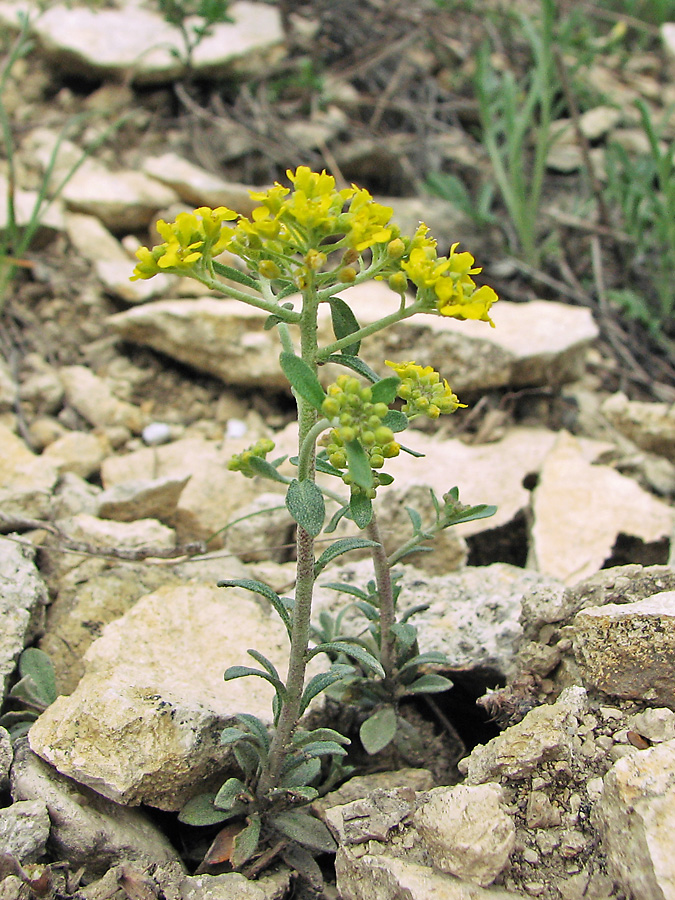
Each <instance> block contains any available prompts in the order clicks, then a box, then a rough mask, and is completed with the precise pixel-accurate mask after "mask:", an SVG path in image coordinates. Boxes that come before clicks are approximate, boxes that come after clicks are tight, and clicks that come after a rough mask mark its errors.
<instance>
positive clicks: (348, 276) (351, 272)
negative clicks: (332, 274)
mask: <svg viewBox="0 0 675 900" xmlns="http://www.w3.org/2000/svg"><path fill="white" fill-rule="evenodd" d="M338 278H339V279H340V281H342V282H343V283H344V284H351V283H352V281H355V280H356V269H354V268H352V266H344V268H342V269H340V271H339V272H338Z"/></svg>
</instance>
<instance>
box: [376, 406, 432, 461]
mask: <svg viewBox="0 0 675 900" xmlns="http://www.w3.org/2000/svg"><path fill="white" fill-rule="evenodd" d="M385 418H386V416H385ZM389 427H390V428H391V426H389ZM391 430H392V431H393V430H394V429H393V428H392V429H391ZM399 447H400V448H401V450H403V452H404V453H407V454H408V455H409V456H414V457H415V459H422V457H423V456H424V453H418V452H417V450H411V449H410V447H404V445H403V444H399Z"/></svg>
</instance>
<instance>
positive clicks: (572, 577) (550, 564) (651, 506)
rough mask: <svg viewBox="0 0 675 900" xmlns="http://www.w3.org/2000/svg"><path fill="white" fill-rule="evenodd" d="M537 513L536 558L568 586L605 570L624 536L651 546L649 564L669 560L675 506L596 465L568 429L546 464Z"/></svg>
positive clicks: (535, 500) (538, 490) (537, 491)
mask: <svg viewBox="0 0 675 900" xmlns="http://www.w3.org/2000/svg"><path fill="white" fill-rule="evenodd" d="M533 512H534V524H533V526H532V530H531V540H532V544H531V554H532V561H533V562H534V563H536V567H537V568H538V569H539V570H540V571H541V572H547V573H548V574H550V575H553V576H555V577H556V578H559V579H560V580H561V581H564V582H566V583H567V584H570V583H574V582H576V581H579V580H580V579H582V578H584V577H588V576H589V575H592V574H594V573H595V572H597V571H598V569H601V568H602V566H603V563H605V562H606V561H608V560H609V559H610V558H611V557H612V553H613V551H614V550H615V548H616V546H617V542H619V540H620V538H621V536H625V537H626V538H627V539H628V540H629V541H630V540H631V539H632V540H633V541H635V539H637V540H639V541H642V542H643V543H644V544H645V545H646V546H645V549H644V556H645V558H644V561H645V562H657V561H658V562H662V561H663V562H664V561H665V559H667V555H668V546H669V542H670V534H671V530H672V522H673V519H672V511H671V509H670V507H669V506H667V505H666V504H665V503H663V502H662V501H660V500H657V499H656V498H655V497H653V496H652V495H651V494H649V493H647V492H646V491H644V490H643V489H642V488H641V487H640V486H639V485H638V484H637V483H636V482H635V481H633V480H632V479H630V478H627V477H626V476H624V475H621V474H620V473H619V472H617V471H615V470H614V469H612V468H610V467H609V466H601V465H591V464H590V463H589V462H588V460H587V459H585V458H584V455H583V453H582V451H581V448H580V445H579V441H578V440H577V439H576V438H574V437H573V436H572V435H570V434H568V433H567V432H561V433H560V434H559V435H558V437H557V439H556V442H555V446H554V447H553V449H552V450H551V452H550V453H549V455H548V456H547V458H546V461H545V462H544V464H543V466H542V469H541V474H540V478H539V483H538V485H537V487H536V488H535V490H534V497H533ZM580 522H583V527H581V526H580ZM635 553H636V554H637V551H635ZM659 556H660V557H661V558H660V559H659V558H658V557H659ZM654 557H656V558H654ZM635 561H636V562H637V561H642V560H640V559H636V560H635Z"/></svg>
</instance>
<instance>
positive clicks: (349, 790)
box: [312, 769, 434, 813]
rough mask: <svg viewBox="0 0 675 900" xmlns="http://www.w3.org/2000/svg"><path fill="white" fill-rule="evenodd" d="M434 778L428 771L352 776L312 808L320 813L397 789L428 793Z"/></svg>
mask: <svg viewBox="0 0 675 900" xmlns="http://www.w3.org/2000/svg"><path fill="white" fill-rule="evenodd" d="M433 786H434V778H433V775H432V774H431V772H430V771H429V770H428V769H396V770H394V771H389V772H371V773H370V774H369V775H354V777H353V778H350V779H349V780H348V781H345V783H344V784H341V785H340V787H339V788H337V789H336V790H334V791H330V792H329V793H328V794H325V795H324V796H323V797H320V798H318V799H317V800H315V801H314V803H313V804H312V808H313V809H315V810H318V811H319V812H320V813H324V812H326V810H328V809H331V808H332V807H334V806H345V805H346V804H348V803H351V802H352V801H353V800H362V799H363V798H364V797H367V796H368V795H369V794H374V793H375V791H387V792H389V793H391V792H392V791H395V790H397V789H399V788H402V789H403V790H405V791H408V792H410V791H430V790H431V789H432V788H433Z"/></svg>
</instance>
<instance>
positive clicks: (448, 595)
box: [315, 560, 546, 675]
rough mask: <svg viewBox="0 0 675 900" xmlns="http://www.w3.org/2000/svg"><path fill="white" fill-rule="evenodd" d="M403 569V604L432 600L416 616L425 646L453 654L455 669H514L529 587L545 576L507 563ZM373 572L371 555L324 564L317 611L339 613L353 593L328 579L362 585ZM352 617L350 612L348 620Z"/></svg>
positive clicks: (504, 673)
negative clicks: (449, 569) (433, 571)
mask: <svg viewBox="0 0 675 900" xmlns="http://www.w3.org/2000/svg"><path fill="white" fill-rule="evenodd" d="M401 571H402V578H401V581H400V584H401V594H400V598H399V601H398V602H399V607H400V609H402V610H403V609H406V608H407V607H409V606H416V605H417V604H422V603H428V604H429V608H428V609H427V610H425V611H423V612H420V613H418V614H417V615H416V616H415V617H414V618H413V619H412V623H413V624H415V625H416V627H417V629H418V635H419V644H420V650H421V652H428V651H430V650H438V651H441V652H442V653H445V654H446V655H447V656H448V657H449V659H450V660H451V664H452V668H453V669H456V670H459V671H463V672H466V671H473V670H477V669H478V670H481V671H485V670H486V669H487V670H490V671H494V672H499V673H501V674H502V675H507V674H510V673H512V672H513V670H514V665H515V654H516V650H517V645H518V642H519V640H520V636H521V628H520V624H519V621H518V620H519V616H520V608H521V599H522V596H523V594H524V593H525V592H526V591H527V590H528V589H530V588H531V587H532V586H533V585H535V584H537V583H541V581H542V576H540V575H538V574H537V573H536V572H531V571H527V570H524V569H519V568H517V567H516V566H510V565H508V564H506V563H495V564H493V565H491V566H485V567H480V568H478V567H476V568H473V567H467V568H466V569H463V570H462V571H460V572H458V573H451V574H448V575H443V576H429V575H426V574H424V573H423V572H421V571H419V570H418V569H416V568H415V567H414V566H412V565H406V566H405V567H402V569H401ZM370 578H372V563H371V562H370V560H363V561H358V562H355V563H352V564H344V565H341V566H336V567H330V568H327V569H325V570H324V571H323V572H322V573H321V576H320V577H319V580H318V583H317V589H316V594H315V610H316V615H318V613H319V612H320V611H322V610H326V611H330V612H331V614H332V615H335V614H336V613H337V611H338V610H340V609H342V608H343V607H344V606H346V605H347V603H349V602H351V599H352V598H351V597H349V596H348V595H345V594H340V593H339V592H337V591H332V590H329V589H326V588H323V587H322V585H323V584H325V583H327V582H335V581H337V582H341V583H346V584H354V585H356V586H358V587H362V586H363V585H365V584H366V583H367V582H368V580H369V579H370ZM543 580H544V581H546V579H543ZM349 621H350V619H349V616H347V618H346V619H345V623H347V622H349ZM355 621H358V622H362V621H363V620H362V618H357V619H356V620H355Z"/></svg>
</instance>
